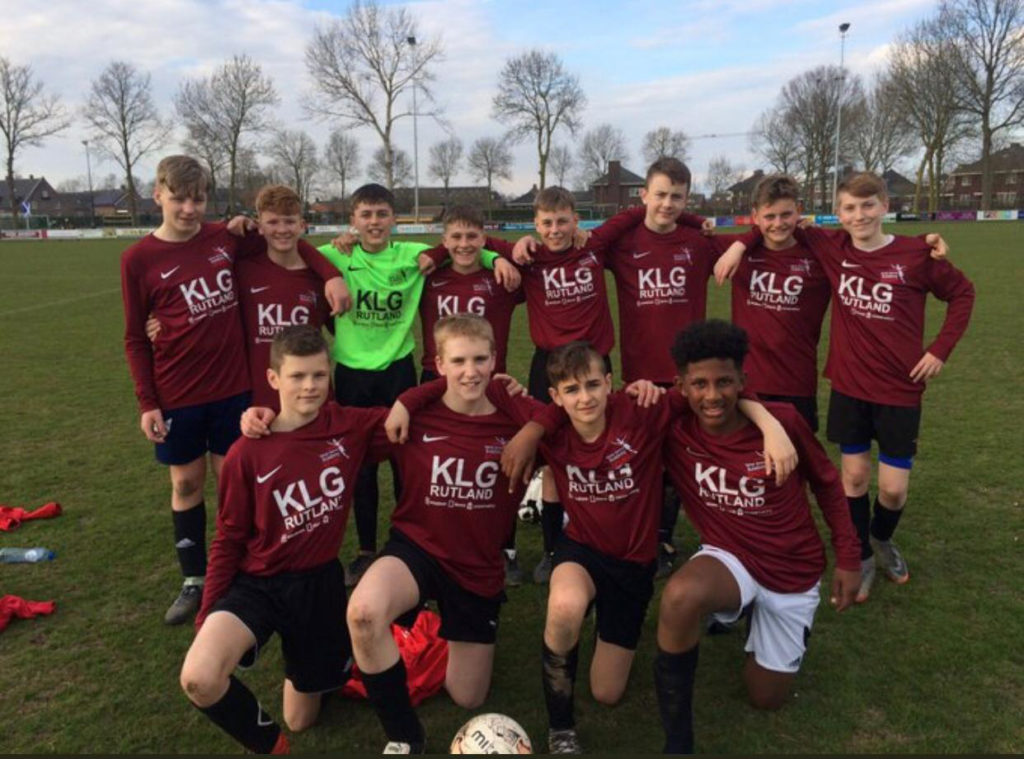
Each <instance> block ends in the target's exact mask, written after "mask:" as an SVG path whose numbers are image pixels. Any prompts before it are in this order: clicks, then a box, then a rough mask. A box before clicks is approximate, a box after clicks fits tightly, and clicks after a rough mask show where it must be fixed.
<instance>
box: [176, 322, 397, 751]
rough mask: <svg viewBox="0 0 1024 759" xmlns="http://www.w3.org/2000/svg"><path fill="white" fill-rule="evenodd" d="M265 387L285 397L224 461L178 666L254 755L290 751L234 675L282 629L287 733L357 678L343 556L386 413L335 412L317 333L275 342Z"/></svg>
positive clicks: (196, 696)
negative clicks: (359, 484) (266, 423)
mask: <svg viewBox="0 0 1024 759" xmlns="http://www.w3.org/2000/svg"><path fill="white" fill-rule="evenodd" d="M266 375H267V381H268V382H269V383H270V385H271V386H272V387H273V388H274V389H275V390H277V392H278V394H279V399H280V400H279V407H280V413H279V414H278V415H277V417H276V418H275V419H274V420H273V422H272V424H271V429H272V430H273V433H274V434H273V435H271V436H269V437H265V438H260V439H255V440H252V439H247V438H242V439H240V440H239V441H238V442H237V443H235V444H234V445H233V446H232V447H231V450H230V451H229V452H228V455H227V457H226V458H225V460H224V466H223V469H222V472H221V477H220V481H219V496H220V498H219V510H218V515H217V537H216V538H215V539H214V541H213V545H212V547H211V549H210V567H209V572H208V576H207V581H206V588H205V591H204V593H203V604H202V608H201V609H200V612H199V614H198V616H197V617H196V629H197V633H196V637H195V640H194V641H193V643H192V646H191V647H190V648H189V651H188V654H187V655H186V657H185V662H184V664H183V665H182V669H181V686H182V688H183V689H184V691H185V694H186V695H187V696H188V698H189V700H190V701H191V702H192V703H193V704H194V705H195V706H196V707H197V708H198V709H199V710H200V711H202V712H203V713H204V714H206V716H208V717H209V718H210V719H211V720H212V721H213V722H214V723H215V724H216V725H218V726H219V727H221V728H222V729H223V730H225V731H226V732H227V733H228V734H229V735H231V736H232V737H233V738H235V739H236V740H238V741H239V742H240V743H241V744H242V745H243V746H245V747H246V748H247V749H249V750H250V751H254V752H256V753H287V750H288V742H287V740H286V738H285V736H284V733H283V732H282V731H281V728H280V727H279V726H278V725H277V723H275V722H274V721H273V720H272V719H271V718H270V717H269V716H268V715H267V714H266V713H265V712H264V711H263V708H262V707H261V706H260V704H259V702H258V701H257V700H256V697H255V696H254V695H253V694H252V692H251V691H250V690H249V689H248V688H246V687H245V686H244V685H243V684H242V683H241V681H240V680H238V679H237V678H236V677H235V676H234V675H232V674H231V673H232V672H233V671H234V670H235V668H236V667H237V666H238V665H239V664H240V663H242V662H248V663H249V664H251V663H252V661H253V660H254V659H255V657H256V656H257V655H258V653H259V650H260V649H261V648H262V647H263V646H264V645H265V644H266V643H267V641H268V640H269V638H270V636H271V635H273V633H274V632H277V633H278V634H279V635H280V636H281V648H282V650H283V653H284V660H285V681H284V694H283V701H284V703H283V708H284V719H285V724H287V725H288V727H289V728H290V729H292V730H295V731H299V730H304V729H305V728H307V727H309V726H310V725H311V724H312V723H313V722H314V721H315V719H316V717H317V715H318V714H319V711H320V701H321V695H322V694H323V693H325V692H327V691H330V690H334V689H336V688H339V687H341V686H342V685H343V684H344V683H345V681H346V680H347V679H348V673H349V667H350V664H351V650H352V649H351V644H350V641H349V637H348V629H347V627H346V625H345V605H346V595H345V578H344V573H343V571H342V568H341V565H340V563H339V562H338V551H339V550H340V548H341V543H342V539H343V538H344V535H345V525H346V523H347V520H348V512H349V510H350V508H351V504H352V496H351V493H352V483H353V482H354V481H355V477H356V472H357V469H358V467H359V464H360V462H361V461H362V459H363V455H364V453H365V451H366V449H367V445H368V443H369V439H370V437H371V436H372V435H373V434H374V431H375V430H376V429H377V428H379V427H380V426H381V422H382V421H383V420H384V416H385V414H386V413H387V412H386V410H384V409H359V408H345V409H342V408H341V407H339V406H337V405H336V404H326V405H325V401H327V398H328V393H329V390H330V362H329V359H328V348H327V343H326V342H325V340H324V338H323V336H322V335H321V333H320V330H319V329H318V328H315V327H312V326H298V327H287V328H286V329H284V330H282V331H281V332H280V333H279V334H278V335H277V336H276V337H275V338H274V340H273V343H272V347H271V352H270V369H269V370H268V371H267V372H266Z"/></svg>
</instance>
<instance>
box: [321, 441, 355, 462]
mask: <svg viewBox="0 0 1024 759" xmlns="http://www.w3.org/2000/svg"><path fill="white" fill-rule="evenodd" d="M344 442H345V438H344V437H339V438H333V439H332V440H328V441H327V445H328V448H327V450H326V451H324V452H323V453H321V454H320V461H322V462H324V463H325V464H326V463H327V462H328V461H331V460H333V459H337V458H346V459H347V458H350V456H349V455H348V451H347V450H346V449H345V446H344Z"/></svg>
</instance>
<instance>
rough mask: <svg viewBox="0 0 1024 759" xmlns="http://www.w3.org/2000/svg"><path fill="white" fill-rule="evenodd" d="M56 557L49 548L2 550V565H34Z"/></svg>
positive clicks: (0, 560) (0, 549) (0, 554)
mask: <svg viewBox="0 0 1024 759" xmlns="http://www.w3.org/2000/svg"><path fill="white" fill-rule="evenodd" d="M56 555H57V554H56V553H54V552H53V551H51V550H50V549H49V548H0V564H34V563H35V562H37V561H50V560H51V559H53V558H54V557H55V556H56Z"/></svg>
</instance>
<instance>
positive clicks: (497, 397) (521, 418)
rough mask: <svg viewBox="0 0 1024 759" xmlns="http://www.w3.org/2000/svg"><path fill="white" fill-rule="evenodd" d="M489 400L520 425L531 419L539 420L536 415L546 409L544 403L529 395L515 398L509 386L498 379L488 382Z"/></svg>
mask: <svg viewBox="0 0 1024 759" xmlns="http://www.w3.org/2000/svg"><path fill="white" fill-rule="evenodd" d="M487 400H489V401H490V402H491V403H493V404H494V407H495V408H496V409H498V410H499V411H501V412H502V413H504V414H506V415H508V416H509V417H510V418H511V419H512V420H513V421H514V422H515V423H516V424H518V425H520V426H522V425H524V424H526V423H527V422H529V421H537V420H536V416H537V415H538V414H539V413H540V412H541V411H543V409H544V404H543V403H541V402H540V401H538V400H536V399H534V398H531V397H529V396H528V395H517V396H516V397H515V398H513V397H512V396H511V395H509V394H508V386H507V385H506V384H505V383H504V382H503V381H502V380H496V379H492V380H491V381H490V382H489V383H487Z"/></svg>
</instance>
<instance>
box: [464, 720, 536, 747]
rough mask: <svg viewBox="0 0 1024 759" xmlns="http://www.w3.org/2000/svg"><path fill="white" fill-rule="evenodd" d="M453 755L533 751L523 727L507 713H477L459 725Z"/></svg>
mask: <svg viewBox="0 0 1024 759" xmlns="http://www.w3.org/2000/svg"><path fill="white" fill-rule="evenodd" d="M451 753H452V754H532V753H533V745H532V744H531V743H530V736H528V735H527V734H526V731H525V730H523V726H522V725H520V724H519V723H518V722H516V721H515V720H514V719H512V718H511V717H507V716H505V715H504V714H478V715H477V716H476V717H473V719H471V720H470V721H469V722H467V723H466V724H465V725H463V726H462V727H460V728H459V732H457V733H455V737H454V738H453V739H452V746H451Z"/></svg>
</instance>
